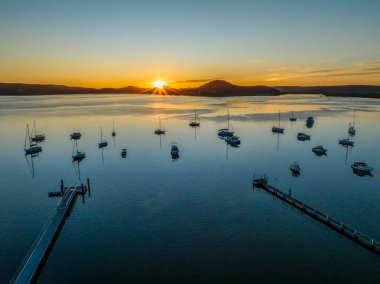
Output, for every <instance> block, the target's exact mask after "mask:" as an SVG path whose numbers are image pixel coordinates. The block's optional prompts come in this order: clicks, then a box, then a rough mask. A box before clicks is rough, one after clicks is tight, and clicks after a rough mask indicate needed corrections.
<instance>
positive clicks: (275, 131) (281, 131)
mask: <svg viewBox="0 0 380 284" xmlns="http://www.w3.org/2000/svg"><path fill="white" fill-rule="evenodd" d="M280 115H281V113H280V111H279V112H278V126H273V127H272V132H274V133H284V128H282V127H280V122H281V120H280Z"/></svg>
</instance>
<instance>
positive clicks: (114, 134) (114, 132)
mask: <svg viewBox="0 0 380 284" xmlns="http://www.w3.org/2000/svg"><path fill="white" fill-rule="evenodd" d="M115 136H116V131H115V121H112V137H115Z"/></svg>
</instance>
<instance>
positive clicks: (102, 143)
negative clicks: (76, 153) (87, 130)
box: [98, 128, 108, 148]
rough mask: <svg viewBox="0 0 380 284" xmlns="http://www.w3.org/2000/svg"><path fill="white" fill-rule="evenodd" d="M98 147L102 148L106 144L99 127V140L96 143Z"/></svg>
mask: <svg viewBox="0 0 380 284" xmlns="http://www.w3.org/2000/svg"><path fill="white" fill-rule="evenodd" d="M98 146H99V148H103V147H106V146H108V142H107V140H103V131H102V128H100V142H99V143H98Z"/></svg>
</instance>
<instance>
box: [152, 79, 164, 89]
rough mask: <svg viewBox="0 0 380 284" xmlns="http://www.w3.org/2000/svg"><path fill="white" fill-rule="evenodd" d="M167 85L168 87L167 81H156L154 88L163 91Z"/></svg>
mask: <svg viewBox="0 0 380 284" xmlns="http://www.w3.org/2000/svg"><path fill="white" fill-rule="evenodd" d="M165 85H166V83H165V81H162V80H156V81H154V82H153V86H154V87H156V88H158V89H162V88H163V87H164V86H165Z"/></svg>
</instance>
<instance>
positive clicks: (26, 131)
mask: <svg viewBox="0 0 380 284" xmlns="http://www.w3.org/2000/svg"><path fill="white" fill-rule="evenodd" d="M28 129H29V126H28V124H26V130H25V143H24V148H25V149H26V139H27V138H28Z"/></svg>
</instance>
